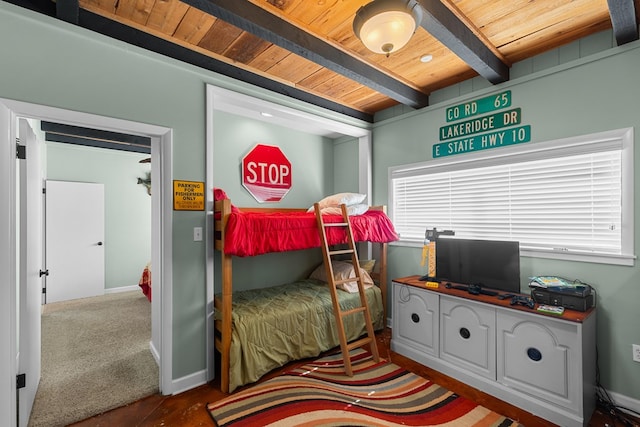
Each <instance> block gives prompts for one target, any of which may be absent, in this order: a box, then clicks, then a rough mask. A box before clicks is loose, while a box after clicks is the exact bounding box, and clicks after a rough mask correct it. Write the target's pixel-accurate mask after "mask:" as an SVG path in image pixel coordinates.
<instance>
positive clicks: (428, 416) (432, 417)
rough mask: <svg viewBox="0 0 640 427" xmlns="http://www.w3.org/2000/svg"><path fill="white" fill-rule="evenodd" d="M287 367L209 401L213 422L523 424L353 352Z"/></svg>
mask: <svg viewBox="0 0 640 427" xmlns="http://www.w3.org/2000/svg"><path fill="white" fill-rule="evenodd" d="M351 360H352V366H353V371H354V375H353V376H352V377H348V376H346V375H345V374H344V365H343V362H342V357H341V354H337V355H333V356H328V357H325V358H322V359H318V360H317V361H315V362H312V363H308V364H306V365H303V366H301V367H299V368H296V369H293V370H290V371H288V372H285V373H284V374H283V375H280V376H278V377H275V378H273V379H270V380H268V381H265V382H264V383H261V384H257V385H255V386H253V387H251V388H249V389H247V390H244V391H241V392H238V393H236V394H232V395H230V396H229V397H227V398H225V399H223V400H221V401H218V402H215V403H210V404H208V405H207V408H208V410H209V413H210V414H211V417H212V418H213V420H214V422H215V423H216V425H217V426H318V425H322V426H447V427H489V426H493V427H506V426H520V424H518V423H516V422H514V421H513V420H511V419H509V418H506V417H504V416H502V415H500V414H497V413H495V412H493V411H490V410H489V409H487V408H484V407H482V406H480V405H478V404H476V403H474V402H473V401H471V400H469V399H466V398H464V397H460V396H458V395H456V394H455V393H453V392H451V391H449V390H447V389H445V388H443V387H440V386H439V385H437V384H434V383H432V382H430V381H429V380H426V379H424V378H422V377H420V376H418V375H415V374H413V373H411V372H409V371H407V370H405V369H402V368H400V367H398V366H397V365H394V364H393V363H388V362H386V361H384V360H383V361H381V362H379V363H375V362H374V361H373V360H372V358H371V355H370V354H369V353H368V352H365V351H363V350H360V349H358V350H354V351H353V352H352V359H351Z"/></svg>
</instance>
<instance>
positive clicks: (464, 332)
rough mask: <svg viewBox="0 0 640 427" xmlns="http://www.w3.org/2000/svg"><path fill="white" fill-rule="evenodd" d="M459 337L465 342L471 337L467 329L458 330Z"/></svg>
mask: <svg viewBox="0 0 640 427" xmlns="http://www.w3.org/2000/svg"><path fill="white" fill-rule="evenodd" d="M460 336H461V337H462V338H464V339H465V340H468V339H469V337H470V336H471V332H469V330H468V329H467V328H460Z"/></svg>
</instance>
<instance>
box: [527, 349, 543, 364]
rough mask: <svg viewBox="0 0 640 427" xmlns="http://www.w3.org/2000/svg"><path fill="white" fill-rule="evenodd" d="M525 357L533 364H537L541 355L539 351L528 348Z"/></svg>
mask: <svg viewBox="0 0 640 427" xmlns="http://www.w3.org/2000/svg"><path fill="white" fill-rule="evenodd" d="M527 356H528V357H529V359H531V360H533V361H534V362H539V361H541V360H542V353H541V352H540V350H538V349H537V348H534V347H529V348H528V349H527Z"/></svg>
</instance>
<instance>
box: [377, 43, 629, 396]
mask: <svg viewBox="0 0 640 427" xmlns="http://www.w3.org/2000/svg"><path fill="white" fill-rule="evenodd" d="M611 46H612V39H611V34H610V33H609V32H605V33H601V34H599V35H597V36H595V37H592V38H590V39H589V40H583V41H581V42H579V43H574V44H573V45H570V46H566V47H564V48H562V49H560V50H557V51H553V52H550V53H548V54H545V55H542V56H540V57H538V58H535V59H532V60H529V61H526V62H524V63H522V64H517V65H516V66H514V69H513V70H512V77H513V79H512V80H511V81H510V82H508V83H505V84H501V85H498V86H495V87H491V88H489V87H486V85H483V84H479V86H480V87H479V88H476V87H474V84H475V83H476V82H477V81H472V82H466V83H465V84H462V85H457V86H454V87H451V88H448V89H447V90H444V91H442V92H440V93H437V94H434V95H433V96H432V97H431V100H432V105H431V106H430V107H427V108H425V109H423V110H421V111H417V112H406V111H404V110H402V111H400V110H398V109H397V110H396V111H393V110H392V111H387V112H385V113H384V114H381V115H379V116H378V117H379V118H380V119H382V120H381V121H380V122H379V123H377V124H376V126H375V129H374V135H373V137H374V148H373V161H374V166H373V171H374V198H375V202H379V203H386V202H387V200H388V193H387V190H388V188H387V187H388V168H389V167H391V166H397V165H402V164H408V163H415V162H420V161H426V160H430V159H431V158H432V157H431V147H432V145H433V144H434V143H437V142H439V141H438V129H439V128H440V127H441V126H443V125H445V124H446V121H445V110H446V108H447V107H450V106H452V105H456V104H459V103H461V102H465V101H468V100H472V99H476V98H480V97H482V96H485V95H488V94H492V93H497V92H499V91H502V90H505V89H510V90H511V91H512V107H514V108H515V107H520V108H521V109H522V117H523V120H522V124H529V125H531V129H532V131H531V133H532V142H530V143H529V144H535V143H536V142H542V141H549V140H555V139H559V138H564V137H570V136H576V135H584V134H590V133H596V132H602V131H606V130H611V129H618V128H628V127H634V128H635V129H636V130H635V139H636V141H637V140H638V138H640V134H639V133H638V129H639V128H640V103H639V101H638V100H639V99H640V84H638V79H637V75H638V74H637V73H638V69H640V42H634V43H631V44H628V45H626V46H623V47H613V48H611ZM594 51H596V52H597V53H593V52H594ZM599 51H601V52H599ZM434 100H436V101H434ZM398 112H400V113H404V114H403V115H400V116H397V117H391V118H386V116H393V115H394V114H397V113H398ZM495 150H499V149H495ZM634 157H635V159H634V164H635V165H636V166H635V170H636V174H635V181H634V182H635V188H636V193H637V189H638V188H640V173H638V172H637V171H638V170H639V166H640V150H638V149H637V148H636V150H635V154H634ZM639 202H640V200H638V198H636V201H635V209H634V211H635V212H636V213H635V224H636V227H635V239H634V240H635V247H636V248H638V247H640V246H639V245H640V209H639ZM636 250H637V249H636ZM420 255H421V250H420V249H419V248H409V247H402V246H392V247H391V248H390V251H389V271H390V277H391V278H393V277H402V276H407V275H412V274H418V273H422V270H423V268H421V267H420ZM543 274H549V275H558V276H563V277H567V278H576V279H580V280H582V281H584V282H586V283H590V284H592V285H593V286H594V287H595V289H596V290H597V306H598V308H597V316H598V321H597V325H598V326H597V333H598V339H597V342H598V352H599V366H600V372H601V381H602V384H603V385H604V387H606V388H607V389H609V390H611V391H614V392H617V393H620V394H622V395H626V396H629V397H631V398H635V399H638V398H640V383H639V382H638V381H630V380H629V379H630V378H639V377H640V363H637V362H633V361H632V358H631V344H633V343H635V344H638V343H640V328H638V326H639V325H640V323H639V321H640V317H639V315H638V307H637V305H638V303H639V302H640V266H638V263H637V262H636V265H635V266H633V267H622V266H612V265H606V264H590V263H584V262H568V261H564V262H563V261H555V260H554V261H552V260H545V259H538V258H526V257H523V258H522V260H521V277H522V289H523V291H528V287H527V286H526V282H527V277H529V276H533V275H543ZM392 315H393V313H392Z"/></svg>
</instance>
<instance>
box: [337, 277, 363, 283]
mask: <svg viewBox="0 0 640 427" xmlns="http://www.w3.org/2000/svg"><path fill="white" fill-rule="evenodd" d="M351 282H356V284H357V283H358V278H356V277H349V278H347V279H338V280H334V281H333V284H334V285H342V284H344V283H351Z"/></svg>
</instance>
